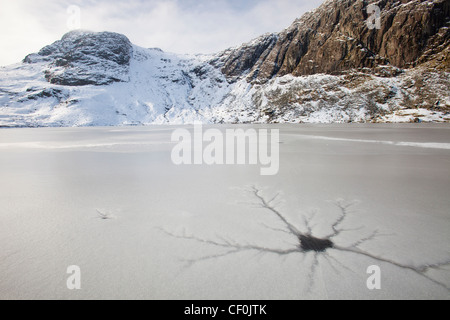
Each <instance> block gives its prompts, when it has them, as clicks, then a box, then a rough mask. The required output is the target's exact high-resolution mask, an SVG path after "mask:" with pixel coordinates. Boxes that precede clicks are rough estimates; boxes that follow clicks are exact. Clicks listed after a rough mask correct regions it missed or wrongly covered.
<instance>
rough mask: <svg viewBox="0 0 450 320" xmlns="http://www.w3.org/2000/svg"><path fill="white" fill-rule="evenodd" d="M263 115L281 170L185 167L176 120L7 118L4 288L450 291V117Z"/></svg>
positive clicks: (224, 293) (320, 295) (2, 295)
mask: <svg viewBox="0 0 450 320" xmlns="http://www.w3.org/2000/svg"><path fill="white" fill-rule="evenodd" d="M213 127H214V128H219V129H223V130H225V129H226V128H228V127H227V126H213ZM239 127H242V128H249V127H250V126H239ZM252 127H254V128H256V129H258V128H274V129H280V138H281V142H280V171H279V174H278V175H276V176H261V175H260V170H259V167H258V166H227V165H222V166H206V165H205V166H176V165H174V164H172V161H171V150H172V148H173V147H174V145H175V144H174V143H172V142H171V133H172V132H173V131H174V130H175V129H176V128H178V127H175V126H159V127H158V126H155V127H130V128H128V127H123V128H41V129H7V130H0V177H1V178H2V183H1V184H0V299H114V298H118V299H252V300H255V299H449V298H450V294H449V293H450V291H449V288H450V246H449V244H450V232H449V230H450V210H449V208H450V198H449V196H448V192H449V187H450V147H449V146H450V126H448V125H445V124H428V125H427V124H406V125H388V124H380V125H359V124H353V125H303V126H295V125H274V126H267V125H261V126H252ZM186 128H190V127H189V126H187V127H186ZM298 235H303V236H306V237H309V238H308V239H311V238H312V237H314V239H326V240H329V241H331V242H332V243H333V248H330V247H327V248H326V249H325V250H323V251H322V252H316V251H314V250H305V248H303V250H301V249H300V242H299V239H298ZM72 265H76V266H79V267H80V269H81V290H69V289H67V286H66V281H67V279H68V277H69V276H70V275H69V274H67V272H66V271H67V268H68V267H69V266H72ZM373 265H376V266H379V267H380V269H381V289H380V290H369V289H368V288H367V280H368V278H369V277H370V276H371V275H370V274H368V273H367V269H368V268H369V267H370V266H373Z"/></svg>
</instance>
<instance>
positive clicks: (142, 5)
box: [0, 0, 323, 65]
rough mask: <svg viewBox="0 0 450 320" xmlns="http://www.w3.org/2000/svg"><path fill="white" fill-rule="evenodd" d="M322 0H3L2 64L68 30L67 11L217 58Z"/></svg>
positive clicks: (138, 40) (151, 42)
mask: <svg viewBox="0 0 450 320" xmlns="http://www.w3.org/2000/svg"><path fill="white" fill-rule="evenodd" d="M322 1H323V0H248V1H238V0H149V1H144V0H130V1H118V0H116V1H108V0H63V1H60V0H14V1H11V0H0V43H1V46H2V50H1V53H0V65H6V64H11V63H15V62H19V61H20V60H21V59H23V58H24V57H25V55H27V54H28V53H31V52H36V51H38V50H39V49H40V48H42V47H43V46H45V45H47V44H50V43H52V42H54V41H56V40H58V39H60V38H61V36H62V35H63V34H64V33H66V32H67V31H68V27H67V20H68V19H69V15H68V13H67V8H68V7H69V6H70V5H78V6H79V7H80V9H81V26H82V28H84V29H88V30H93V31H115V32H119V33H122V34H125V35H126V36H128V37H129V38H130V40H131V41H132V42H133V43H135V44H137V45H140V46H143V47H160V48H162V49H163V50H166V51H171V52H179V53H212V52H217V51H220V50H224V49H226V48H228V47H231V46H236V45H239V44H241V43H243V42H246V41H249V40H251V39H252V38H254V37H257V36H259V35H261V34H263V33H266V32H277V31H281V30H282V29H283V28H286V27H288V26H289V25H290V24H291V23H292V22H293V21H294V19H295V18H298V17H300V16H301V15H302V14H303V13H304V12H306V11H308V10H311V9H313V8H315V7H317V6H319V5H320V3H321V2H322Z"/></svg>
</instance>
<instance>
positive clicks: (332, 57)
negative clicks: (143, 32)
mask: <svg viewBox="0 0 450 320" xmlns="http://www.w3.org/2000/svg"><path fill="white" fill-rule="evenodd" d="M370 3H374V1H359V0H329V1H326V2H325V3H324V4H323V5H322V6H321V7H319V8H318V9H316V10H315V11H313V12H310V13H307V14H305V15H304V16H303V17H302V18H301V19H298V20H296V21H295V22H294V23H293V24H292V25H291V26H290V27H289V28H287V29H286V30H284V31H282V32H281V33H278V34H267V35H263V36H261V37H260V38H257V39H255V40H253V41H251V42H249V43H247V44H243V45H242V46H239V47H237V48H232V49H229V50H226V51H224V52H221V53H218V54H215V55H209V56H207V55H179V54H172V53H166V52H163V51H161V50H159V49H145V48H141V47H138V46H135V45H133V44H131V43H130V41H129V40H128V39H127V37H126V36H124V35H120V34H116V33H111V32H101V33H95V32H88V31H73V32H70V33H68V34H66V35H65V36H64V37H63V38H62V39H61V40H60V41H57V42H55V43H54V44H51V45H49V46H47V47H45V48H43V49H42V50H41V51H39V52H38V53H35V54H30V55H28V56H27V57H25V59H24V60H23V61H22V62H21V63H18V64H15V65H11V66H7V67H2V68H0V126H3V127H14V126H32V127H34V126H101V125H106V126H110V125H145V124H164V123H169V124H188V123H193V122H194V121H202V122H205V123H276V122H292V123H301V122H324V123H330V122H388V121H393V122H402V121H406V122H409V121H446V122H448V121H450V94H449V89H448V88H449V87H450V76H449V71H450V70H449V67H450V63H449V61H450V54H449V45H450V29H449V25H450V18H449V16H450V14H449V10H450V1H448V0H434V1H423V0H413V1H394V0H382V1H376V4H377V5H378V6H379V7H380V9H381V22H382V24H381V29H372V30H371V29H369V28H368V26H367V23H366V21H367V18H368V16H367V5H368V4H370Z"/></svg>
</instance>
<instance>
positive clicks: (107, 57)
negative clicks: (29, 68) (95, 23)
mask: <svg viewBox="0 0 450 320" xmlns="http://www.w3.org/2000/svg"><path fill="white" fill-rule="evenodd" d="M132 54H133V48H132V45H131V42H130V41H129V40H128V38H127V37H125V36H124V35H121V34H117V33H112V32H101V33H93V32H85V31H72V32H69V33H67V34H66V35H64V36H63V38H62V39H61V40H60V41H57V42H55V43H53V44H51V45H49V46H46V47H44V48H42V49H41V50H40V51H39V53H37V54H31V55H28V56H27V57H26V58H25V59H24V62H25V63H38V62H45V63H47V62H48V69H47V70H46V71H45V78H46V79H47V80H48V81H49V82H50V83H52V84H59V85H67V86H83V85H105V84H111V83H113V82H121V81H127V80H128V72H129V64H130V60H131V57H132Z"/></svg>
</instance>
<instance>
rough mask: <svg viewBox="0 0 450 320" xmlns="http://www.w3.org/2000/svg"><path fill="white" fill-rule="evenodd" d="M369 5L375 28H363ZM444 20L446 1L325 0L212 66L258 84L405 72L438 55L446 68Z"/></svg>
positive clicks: (448, 34)
mask: <svg viewBox="0 0 450 320" xmlns="http://www.w3.org/2000/svg"><path fill="white" fill-rule="evenodd" d="M370 4H376V5H377V6H378V7H379V8H380V10H381V11H380V12H381V17H380V18H381V19H380V22H381V25H380V29H377V28H369V26H368V24H367V21H368V19H369V13H371V12H368V10H367V8H368V6H369V5H370ZM449 17H450V1H448V0H437V1H427V0H402V1H394V0H380V1H362V0H356V1H355V0H334V1H326V2H325V3H324V4H323V5H322V6H321V7H319V8H318V9H317V10H315V11H313V12H309V13H307V14H305V15H304V16H303V17H302V18H300V19H298V20H296V21H295V22H294V23H293V24H292V25H291V26H290V27H289V28H287V29H286V30H284V31H283V32H281V33H279V34H271V35H266V36H264V37H262V38H260V39H257V40H255V41H253V42H251V43H248V44H244V45H243V46H242V47H239V48H236V49H233V50H228V51H226V52H223V53H222V55H221V56H220V58H219V59H218V60H217V61H215V63H216V64H218V65H220V66H221V67H222V71H223V73H225V74H226V75H227V76H228V77H229V78H233V77H236V76H237V75H246V76H247V77H248V79H249V80H259V81H266V80H268V79H271V78H273V77H276V76H284V75H287V74H292V75H294V76H305V75H313V74H318V73H326V74H341V73H342V72H343V71H348V70H352V69H356V70H361V69H363V68H371V69H374V68H377V67H378V66H380V65H389V66H392V67H395V68H401V69H406V68H412V67H416V66H418V65H419V64H421V63H424V62H427V61H430V60H433V59H435V58H436V55H437V54H439V53H442V52H445V59H446V61H447V63H446V67H448V51H449V42H450V29H449V23H450V19H449Z"/></svg>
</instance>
